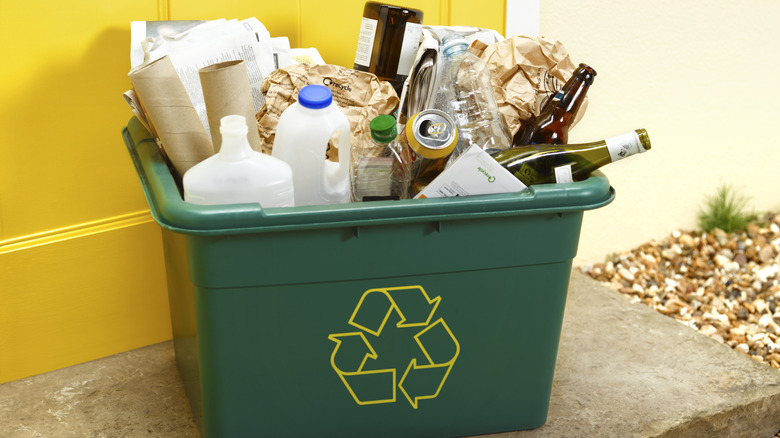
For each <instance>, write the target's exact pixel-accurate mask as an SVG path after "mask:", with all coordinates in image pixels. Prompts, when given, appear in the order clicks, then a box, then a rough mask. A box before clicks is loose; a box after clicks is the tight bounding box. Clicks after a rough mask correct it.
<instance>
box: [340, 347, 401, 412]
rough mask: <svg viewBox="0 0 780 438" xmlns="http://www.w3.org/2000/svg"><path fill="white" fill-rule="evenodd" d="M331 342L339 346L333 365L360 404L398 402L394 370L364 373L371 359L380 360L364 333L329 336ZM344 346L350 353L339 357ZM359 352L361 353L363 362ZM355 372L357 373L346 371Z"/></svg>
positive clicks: (343, 353) (344, 353)
mask: <svg viewBox="0 0 780 438" xmlns="http://www.w3.org/2000/svg"><path fill="white" fill-rule="evenodd" d="M328 339H330V340H331V341H333V342H335V343H336V348H334V349H333V354H331V356H330V364H331V366H332V367H333V369H334V370H336V373H338V375H339V377H340V378H341V381H342V382H344V385H345V386H346V387H347V389H348V390H349V393H350V394H352V398H354V399H355V402H356V403H357V404H359V405H370V404H377V403H388V402H394V401H395V398H396V392H395V370H394V369H384V370H370V371H365V370H363V367H364V366H365V364H366V361H367V360H368V359H369V358H370V359H376V358H378V357H379V356H378V355H377V354H376V352H375V351H374V349H373V348H372V347H371V344H370V343H369V342H368V339H366V336H365V335H364V334H363V333H360V332H356V333H335V334H332V335H330V336H328ZM361 341H362V342H361ZM342 345H346V346H347V348H344V349H343V350H346V351H345V352H342V353H339V351H340V350H342V348H341V347H342ZM355 352H361V354H362V358H360V355H358V354H355ZM363 352H364V353H363ZM352 369H354V370H355V371H344V370H352Z"/></svg>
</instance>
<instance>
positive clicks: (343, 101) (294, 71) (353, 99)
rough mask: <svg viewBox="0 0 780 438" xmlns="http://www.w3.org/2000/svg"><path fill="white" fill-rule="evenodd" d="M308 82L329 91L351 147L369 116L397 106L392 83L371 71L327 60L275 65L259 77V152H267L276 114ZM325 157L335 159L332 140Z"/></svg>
mask: <svg viewBox="0 0 780 438" xmlns="http://www.w3.org/2000/svg"><path fill="white" fill-rule="evenodd" d="M312 84H320V85H325V86H326V87H328V88H329V89H330V90H331V92H332V93H333V101H334V102H336V104H337V105H338V106H339V108H341V110H342V111H344V114H346V116H347V119H348V120H349V125H350V129H351V133H352V135H351V138H350V142H351V144H352V146H353V147H355V145H357V144H359V143H360V142H363V141H367V140H368V138H369V136H370V135H371V129H370V128H369V126H368V124H369V123H370V122H371V119H373V118H374V117H376V116H379V115H382V114H391V113H392V112H393V111H394V110H395V109H396V108H397V107H398V102H399V100H398V95H397V94H396V92H395V90H394V89H393V86H392V85H390V83H389V82H385V81H381V80H379V79H378V78H377V77H376V76H375V75H373V74H371V73H364V72H361V71H357V70H351V69H348V68H345V67H340V66H336V65H327V64H326V65H304V64H297V65H291V66H289V67H286V68H282V69H278V70H275V71H274V72H273V73H271V74H270V75H268V76H267V77H266V78H265V79H264V80H263V85H262V91H263V94H265V105H263V107H262V108H261V109H260V111H258V112H257V114H256V118H257V123H258V129H259V130H260V139H261V142H262V148H263V152H265V153H268V154H270V153H271V150H272V148H273V144H274V138H275V137H276V126H277V124H278V123H279V116H280V115H281V114H282V112H283V111H284V110H285V109H287V107H288V106H290V105H292V104H293V103H294V102H295V101H296V100H297V98H298V92H299V91H300V90H301V88H303V87H305V86H306V85H312ZM301 129H305V127H301ZM328 159H329V160H331V161H338V148H337V146H336V144H334V143H333V142H332V144H331V147H330V148H329V152H328Z"/></svg>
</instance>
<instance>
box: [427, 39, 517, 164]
mask: <svg viewBox="0 0 780 438" xmlns="http://www.w3.org/2000/svg"><path fill="white" fill-rule="evenodd" d="M468 48H469V44H468V42H467V41H466V38H465V37H464V36H463V35H462V34H459V33H451V34H449V35H447V36H445V37H444V38H443V39H442V41H441V45H440V47H439V55H440V60H441V63H442V64H441V66H440V67H439V68H440V69H439V73H438V77H437V79H436V81H437V88H438V92H437V94H436V95H435V97H434V99H433V107H434V108H436V109H439V110H441V111H444V112H445V113H447V114H448V115H450V116H451V117H452V118H453V119H454V120H455V124H456V125H457V128H458V144H457V146H456V147H455V150H454V151H453V153H452V155H450V160H449V163H452V162H453V161H454V160H455V159H456V158H457V157H458V156H459V155H460V154H461V153H463V152H464V151H465V150H466V149H468V148H469V147H471V146H472V145H478V146H479V147H480V148H482V149H483V150H485V151H487V152H488V153H492V152H497V151H499V150H503V149H507V148H509V147H510V146H511V145H512V136H511V134H510V133H509V128H507V126H506V123H505V122H504V119H503V117H502V116H501V113H500V112H499V111H498V104H497V103H496V98H495V95H494V94H493V87H492V86H491V85H490V73H489V72H488V70H487V67H486V65H485V63H484V61H482V60H481V59H480V58H479V57H478V56H476V55H474V54H473V53H471V52H469V50H468ZM449 163H448V164H449Z"/></svg>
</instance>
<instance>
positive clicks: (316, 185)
mask: <svg viewBox="0 0 780 438" xmlns="http://www.w3.org/2000/svg"><path fill="white" fill-rule="evenodd" d="M336 132H338V133H339V135H338V140H339V142H338V148H339V162H338V163H335V162H332V161H328V160H327V159H326V158H325V151H326V150H327V148H328V140H330V138H331V137H332V136H333V135H334V134H335V133H336ZM350 152H351V151H350V128H349V120H347V116H346V115H344V113H343V112H342V111H341V109H340V108H339V107H338V106H337V105H336V103H335V102H333V94H332V93H331V92H330V89H328V88H327V87H325V86H322V85H307V86H305V87H303V88H302V89H301V91H300V92H299V93H298V101H297V102H295V103H293V104H292V105H290V106H289V107H287V109H285V110H284V112H283V113H282V115H281V116H280V117H279V124H278V125H277V128H276V138H275V139H274V148H273V152H272V155H273V156H274V157H276V158H279V159H281V160H283V161H285V162H286V163H288V164H289V165H290V167H292V171H293V188H294V191H295V205H321V204H339V203H345V202H349V198H350V187H349V163H350Z"/></svg>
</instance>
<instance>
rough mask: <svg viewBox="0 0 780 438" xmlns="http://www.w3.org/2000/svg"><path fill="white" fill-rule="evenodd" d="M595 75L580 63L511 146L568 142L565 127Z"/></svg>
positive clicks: (567, 129)
mask: <svg viewBox="0 0 780 438" xmlns="http://www.w3.org/2000/svg"><path fill="white" fill-rule="evenodd" d="M595 76H596V71H595V70H593V68H591V67H589V66H588V65H586V64H580V65H579V67H578V68H577V69H576V70H575V71H574V73H572V75H571V77H570V78H569V80H568V81H566V84H564V86H563V88H561V91H559V92H558V93H556V95H555V96H554V97H553V98H552V99H550V100H549V101H548V102H547V103H546V104H545V106H544V107H543V108H542V111H541V113H540V114H539V115H538V116H537V117H535V118H534V119H533V121H532V122H531V123H529V124H528V125H526V127H525V128H524V129H522V130H520V132H519V134H518V135H516V136H515V139H514V142H513V145H514V146H524V145H528V144H566V143H568V141H569V128H570V127H571V124H572V122H573V121H574V117H575V116H576V115H577V111H578V110H579V109H580V106H581V105H582V102H583V101H584V100H585V95H586V94H587V93H588V89H589V88H590V86H591V84H593V79H594V78H595Z"/></svg>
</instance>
